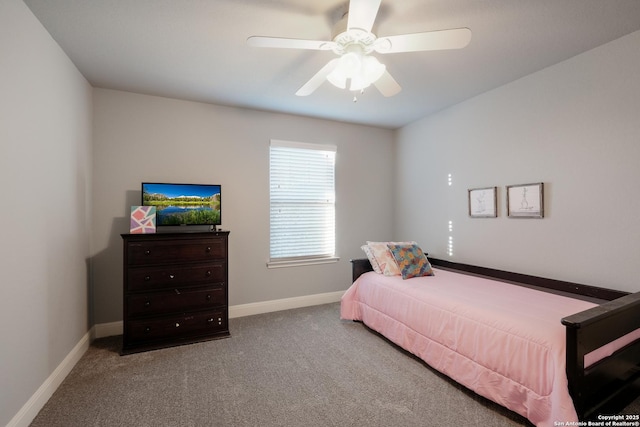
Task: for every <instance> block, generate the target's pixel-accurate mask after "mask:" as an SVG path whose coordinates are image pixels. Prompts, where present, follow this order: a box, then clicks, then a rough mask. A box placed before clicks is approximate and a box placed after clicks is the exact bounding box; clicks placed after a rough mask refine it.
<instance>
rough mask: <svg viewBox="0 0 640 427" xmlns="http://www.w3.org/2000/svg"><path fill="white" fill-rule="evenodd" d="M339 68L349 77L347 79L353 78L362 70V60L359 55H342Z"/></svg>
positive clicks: (352, 53)
mask: <svg viewBox="0 0 640 427" xmlns="http://www.w3.org/2000/svg"><path fill="white" fill-rule="evenodd" d="M338 68H339V69H340V70H341V72H342V73H343V74H344V75H345V76H347V78H352V77H353V76H355V75H356V74H358V72H359V71H360V69H361V68H362V60H361V59H360V56H359V55H358V54H357V53H354V52H348V53H345V54H344V55H342V57H341V58H340V64H338Z"/></svg>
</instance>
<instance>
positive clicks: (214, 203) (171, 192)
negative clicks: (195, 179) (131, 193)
mask: <svg viewBox="0 0 640 427" xmlns="http://www.w3.org/2000/svg"><path fill="white" fill-rule="evenodd" d="M220 193H221V187H220V185H208V184H207V185H205V184H161V183H150V182H143V183H142V205H143V206H155V207H156V225H158V226H163V225H220V224H221V223H222V222H221V218H220V217H221V215H220V214H221V206H220V202H221V198H220Z"/></svg>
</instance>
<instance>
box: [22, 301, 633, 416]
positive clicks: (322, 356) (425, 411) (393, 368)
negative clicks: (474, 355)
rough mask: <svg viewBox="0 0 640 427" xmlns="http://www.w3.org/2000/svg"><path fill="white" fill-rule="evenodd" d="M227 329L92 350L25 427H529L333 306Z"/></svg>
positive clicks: (109, 342)
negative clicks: (174, 343)
mask: <svg viewBox="0 0 640 427" xmlns="http://www.w3.org/2000/svg"><path fill="white" fill-rule="evenodd" d="M230 331H231V335H232V336H231V338H227V339H222V340H217V341H209V342H204V343H198V344H192V345H186V346H180V347H173V348H168V349H163V350H157V351H151V352H146V353H139V354H133V355H129V356H120V355H119V353H118V352H119V349H120V345H121V337H112V338H105V339H100V340H97V341H95V342H94V343H93V344H92V345H91V347H90V349H89V350H88V351H87V353H86V354H85V355H84V356H83V357H82V359H81V360H80V362H79V363H78V364H77V365H76V367H75V368H74V369H73V371H72V372H71V373H70V374H69V376H68V377H67V378H66V380H65V381H64V382H63V384H62V385H61V386H60V387H59V389H58V390H57V391H56V393H55V394H54V395H53V396H52V398H51V399H50V400H49V402H48V403H47V404H46V405H45V407H44V408H43V409H42V411H40V413H39V414H38V416H37V417H36V419H35V420H34V421H33V423H32V426H34V427H38V426H47V427H51V426H65V427H71V426H83V427H84V426H296V427H300V426H311V427H313V426H318V427H320V426H322V427H326V426H341V427H342V426H358V427H359V426H367V427H369V426H478V427H480V426H482V427H485V426H501V427H503V426H505V427H508V426H522V425H525V426H527V425H530V424H529V423H528V422H527V420H525V419H524V418H522V417H520V416H518V415H516V414H514V413H512V412H510V411H508V410H506V409H504V408H502V407H500V406H498V405H496V404H494V403H492V402H489V401H487V400H486V399H483V398H481V397H479V396H477V395H476V394H474V393H472V392H470V391H468V390H466V389H464V388H462V387H461V386H459V385H458V384H456V383H454V382H453V381H451V380H449V379H448V378H446V377H444V376H442V375H440V374H439V373H437V372H435V371H433V370H432V369H430V368H429V367H427V366H425V365H424V364H423V363H422V362H421V361H419V360H417V359H416V358H415V357H413V356H411V355H409V354H407V353H406V352H404V351H402V350H401V349H399V348H398V347H396V346H394V345H392V344H390V343H389V342H388V341H386V340H385V339H383V338H382V337H380V336H379V335H377V334H375V333H373V332H371V331H370V330H369V329H367V328H366V327H364V326H363V325H362V324H360V323H354V322H351V321H341V320H339V303H335V304H327V305H322V306H316V307H307V308H302V309H296V310H289V311H281V312H276V313H269V314H262V315H257V316H249V317H243V318H237V319H231V320H230ZM631 410H633V408H631Z"/></svg>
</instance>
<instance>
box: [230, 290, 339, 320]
mask: <svg viewBox="0 0 640 427" xmlns="http://www.w3.org/2000/svg"><path fill="white" fill-rule="evenodd" d="M343 294H344V291H338V292H328V293H325V294H315V295H305V296H302V297H293V298H284V299H277V300H272V301H263V302H254V303H249V304H240V305H232V306H230V307H229V318H230V319H233V318H234V317H244V316H252V315H254V314H263V313H271V312H273V311H281V310H291V309H293V308H301V307H309V306H312V305H321V304H329V303H332V302H338V301H340V298H342V295H343Z"/></svg>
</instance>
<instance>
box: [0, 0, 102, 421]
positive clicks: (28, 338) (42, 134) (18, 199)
mask: <svg viewBox="0 0 640 427" xmlns="http://www.w3.org/2000/svg"><path fill="white" fill-rule="evenodd" d="M0 34H1V36H0V76H1V77H0V150H1V151H0V182H2V204H1V206H2V209H0V223H1V224H2V245H0V271H1V272H2V282H1V283H2V296H1V297H0V341H1V343H0V425H6V424H7V423H8V422H9V421H10V420H11V419H12V418H13V416H14V415H15V414H16V413H17V412H18V411H19V410H20V408H22V406H23V405H24V404H25V402H27V400H28V399H29V398H31V396H32V395H33V394H34V392H35V391H36V390H37V389H38V387H40V386H41V385H42V384H43V383H44V382H45V380H46V379H47V378H48V377H49V375H50V374H51V373H52V372H53V371H54V369H55V368H56V367H57V366H58V365H59V364H60V362H62V360H63V359H64V358H65V357H66V356H67V354H69V352H71V350H72V349H73V348H74V346H75V345H76V344H78V342H79V341H81V339H82V338H83V337H84V336H85V335H86V333H87V331H88V330H89V322H88V317H87V316H88V314H87V311H88V306H89V304H88V292H87V276H88V273H87V271H88V268H87V261H88V258H89V234H90V229H91V226H90V222H89V221H90V212H91V211H90V208H91V207H90V203H89V197H90V193H89V191H90V187H91V174H92V173H91V93H92V89H91V87H90V86H89V84H88V83H87V81H86V80H85V79H84V78H83V77H82V75H81V74H80V73H79V72H78V70H77V69H76V68H75V66H74V65H73V64H72V63H71V61H70V60H69V59H68V58H67V56H66V55H65V54H64V53H63V52H62V50H61V49H60V48H59V47H58V45H57V44H56V43H55V42H54V41H53V39H52V38H51V36H50V35H49V34H48V33H47V32H46V31H45V29H44V28H43V27H42V26H41V25H40V22H39V21H37V20H36V18H35V17H34V16H33V15H32V14H31V11H30V10H29V9H28V8H27V6H25V4H24V3H23V2H22V1H19V0H2V1H0Z"/></svg>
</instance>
